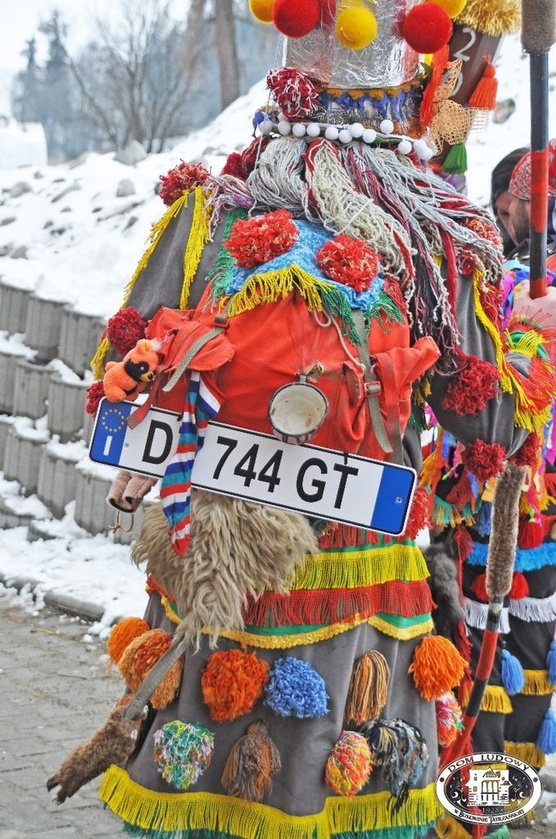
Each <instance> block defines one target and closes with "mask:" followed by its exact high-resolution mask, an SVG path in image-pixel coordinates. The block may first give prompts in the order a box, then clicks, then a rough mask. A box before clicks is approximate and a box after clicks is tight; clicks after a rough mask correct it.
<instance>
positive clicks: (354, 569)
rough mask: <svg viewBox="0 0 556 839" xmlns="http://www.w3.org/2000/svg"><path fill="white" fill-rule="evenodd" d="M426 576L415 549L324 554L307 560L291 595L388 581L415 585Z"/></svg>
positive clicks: (391, 547)
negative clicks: (301, 591)
mask: <svg viewBox="0 0 556 839" xmlns="http://www.w3.org/2000/svg"><path fill="white" fill-rule="evenodd" d="M428 576H429V570H428V568H427V564H426V562H425V558H424V556H423V553H422V551H421V549H420V548H418V547H417V546H416V545H400V544H396V543H394V544H391V545H379V546H376V547H368V548H365V549H364V550H358V551H346V552H337V553H335V552H328V551H327V552H325V553H318V554H314V555H312V556H308V557H307V558H306V560H305V563H304V564H303V567H300V568H299V569H298V570H297V571H296V574H295V579H294V582H293V584H292V585H291V589H292V591H298V590H304V589H308V590H314V589H324V588H325V589H328V588H359V587H361V586H372V585H378V584H379V583H389V582H391V581H392V580H401V581H402V582H406V583H409V582H418V581H420V580H425V579H426V578H427V577H428Z"/></svg>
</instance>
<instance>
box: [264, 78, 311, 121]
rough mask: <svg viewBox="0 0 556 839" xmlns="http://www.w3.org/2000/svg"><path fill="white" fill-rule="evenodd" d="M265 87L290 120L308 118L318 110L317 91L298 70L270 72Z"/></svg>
mask: <svg viewBox="0 0 556 839" xmlns="http://www.w3.org/2000/svg"><path fill="white" fill-rule="evenodd" d="M266 85H267V87H268V89H269V90H270V91H271V93H272V95H273V97H274V99H275V100H276V103H277V105H278V106H279V107H280V109H281V110H282V112H283V114H284V115H285V116H286V117H289V118H290V119H296V118H299V117H306V116H309V115H310V114H312V113H313V112H314V111H316V110H317V108H318V105H319V97H318V93H317V90H316V88H315V86H314V84H313V82H312V81H311V80H310V79H309V78H307V76H305V75H304V74H303V73H300V72H299V70H293V69H292V68H290V67H280V69H278V70H271V71H270V73H269V74H268V75H267V77H266Z"/></svg>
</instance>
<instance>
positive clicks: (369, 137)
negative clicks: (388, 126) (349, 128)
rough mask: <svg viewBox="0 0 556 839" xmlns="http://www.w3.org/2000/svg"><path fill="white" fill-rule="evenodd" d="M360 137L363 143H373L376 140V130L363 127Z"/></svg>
mask: <svg viewBox="0 0 556 839" xmlns="http://www.w3.org/2000/svg"><path fill="white" fill-rule="evenodd" d="M361 139H362V140H363V142H364V143H374V141H375V140H376V131H375V130H374V128H365V130H364V131H363V134H362V135H361Z"/></svg>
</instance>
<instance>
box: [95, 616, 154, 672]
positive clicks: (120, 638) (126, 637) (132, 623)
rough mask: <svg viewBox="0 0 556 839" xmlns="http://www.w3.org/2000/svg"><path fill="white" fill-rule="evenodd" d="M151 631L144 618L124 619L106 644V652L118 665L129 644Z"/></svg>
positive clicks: (114, 629) (113, 630)
mask: <svg viewBox="0 0 556 839" xmlns="http://www.w3.org/2000/svg"><path fill="white" fill-rule="evenodd" d="M149 629H150V626H149V624H148V623H147V621H145V620H143V618H124V619H123V620H121V621H120V622H119V623H117V624H116V626H115V627H114V628H113V629H112V631H111V633H110V636H109V638H108V641H107V642H106V651H107V653H108V655H109V657H110V661H113V662H114V664H117V663H118V662H119V660H120V659H121V657H122V655H123V653H124V650H125V649H126V647H127V646H128V644H130V643H131V642H132V641H134V640H135V639H136V638H138V637H139V636H140V635H144V633H145V632H148V631H149Z"/></svg>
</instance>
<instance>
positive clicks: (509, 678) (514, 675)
mask: <svg viewBox="0 0 556 839" xmlns="http://www.w3.org/2000/svg"><path fill="white" fill-rule="evenodd" d="M502 684H503V685H504V687H505V689H506V693H509V694H510V696H512V695H513V694H514V693H519V692H520V691H521V690H522V689H523V686H524V684H525V674H524V673H523V667H522V666H521V663H520V661H519V660H518V659H517V658H516V657H515V655H512V654H511V653H510V652H509V650H502Z"/></svg>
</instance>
